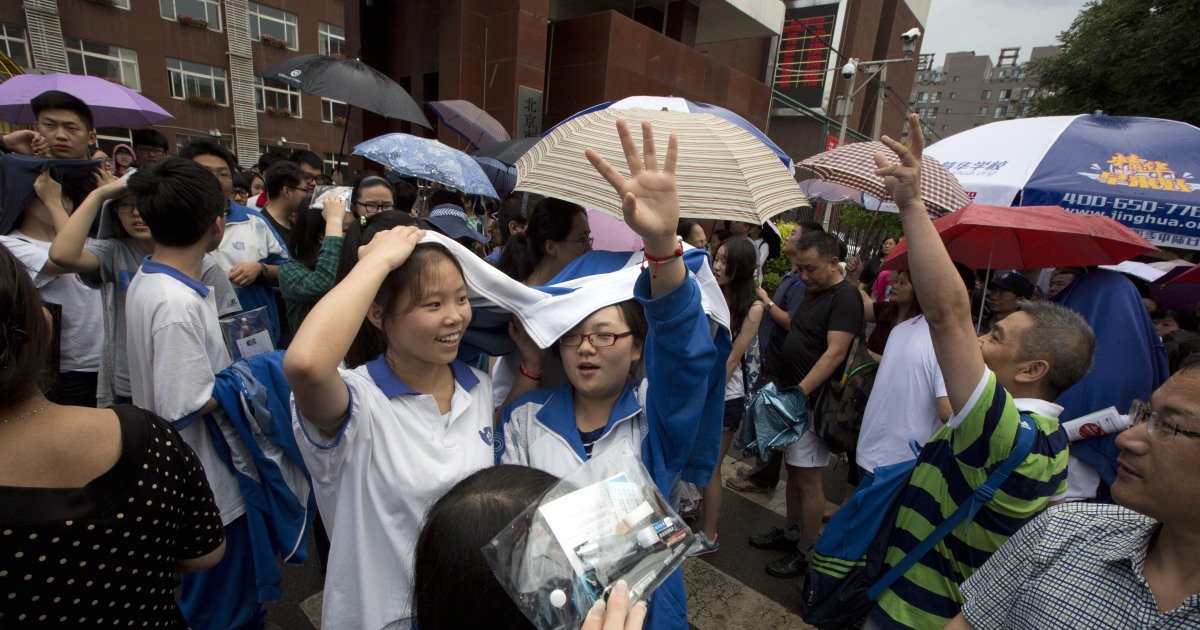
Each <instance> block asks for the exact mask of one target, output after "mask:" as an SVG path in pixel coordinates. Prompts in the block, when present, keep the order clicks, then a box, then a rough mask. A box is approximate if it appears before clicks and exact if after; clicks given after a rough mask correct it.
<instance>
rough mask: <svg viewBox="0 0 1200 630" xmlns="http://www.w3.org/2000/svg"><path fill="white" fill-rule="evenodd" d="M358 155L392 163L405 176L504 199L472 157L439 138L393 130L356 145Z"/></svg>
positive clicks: (474, 193)
mask: <svg viewBox="0 0 1200 630" xmlns="http://www.w3.org/2000/svg"><path fill="white" fill-rule="evenodd" d="M354 155H361V156H363V157H365V158H367V159H368V160H372V161H375V162H378V163H380V164H383V165H385V166H390V167H392V169H394V170H395V171H396V172H397V173H400V174H402V175H407V176H409V177H417V178H420V179H427V180H430V181H434V182H437V183H439V184H442V185H445V186H449V187H450V188H454V189H455V190H458V191H461V192H465V193H467V194H469V195H483V196H485V197H491V198H493V199H499V198H500V196H499V195H498V194H496V189H495V187H493V186H492V183H491V182H490V181H488V177H487V175H486V174H485V173H484V172H483V169H482V168H480V167H479V164H478V163H476V162H475V160H473V159H472V158H471V156H469V155H467V154H466V153H463V152H462V151H459V150H458V149H455V148H453V147H448V146H446V145H444V144H442V143H440V142H438V141H437V140H430V139H428V138H418V137H417V136H413V135H410V134H407V133H389V134H387V135H384V136H379V137H378V138H372V139H370V140H367V141H366V142H363V143H362V144H359V145H358V146H356V147H354Z"/></svg>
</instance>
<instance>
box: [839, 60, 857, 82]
mask: <svg viewBox="0 0 1200 630" xmlns="http://www.w3.org/2000/svg"><path fill="white" fill-rule="evenodd" d="M857 69H858V66H855V65H854V63H853V62H851V63H848V64H846V65H844V66H842V78H843V79H849V78H850V77H852V76H854V71H855V70H857Z"/></svg>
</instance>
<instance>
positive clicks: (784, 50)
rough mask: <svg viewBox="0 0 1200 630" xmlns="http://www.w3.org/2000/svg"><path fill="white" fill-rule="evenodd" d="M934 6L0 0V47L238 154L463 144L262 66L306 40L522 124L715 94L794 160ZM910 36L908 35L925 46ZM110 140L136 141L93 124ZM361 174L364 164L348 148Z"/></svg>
mask: <svg viewBox="0 0 1200 630" xmlns="http://www.w3.org/2000/svg"><path fill="white" fill-rule="evenodd" d="M928 7H929V0H861V1H856V2H850V1H849V0H787V1H780V0H654V1H650V0H634V1H633V2H630V1H629V0H405V1H385V0H260V1H252V0H22V1H21V2H3V3H0V52H3V53H5V54H7V55H8V56H9V57H11V58H12V59H13V60H15V61H16V62H17V64H18V65H20V66H21V67H23V68H24V69H25V70H26V71H31V72H72V73H77V74H89V75H94V76H101V77H105V78H108V79H110V80H113V81H119V82H121V83H123V84H124V85H126V86H128V87H131V88H133V89H135V90H138V91H140V92H141V93H142V94H143V95H145V96H146V97H148V98H150V99H151V100H153V101H155V102H156V103H158V104H160V105H162V106H163V107H164V108H165V109H166V110H167V111H168V112H170V113H171V114H172V115H173V116H174V117H175V118H174V120H168V121H164V122H163V123H161V124H159V125H156V127H157V128H158V129H160V130H162V131H163V132H164V133H165V134H166V135H167V136H168V138H169V139H170V140H171V142H172V145H173V148H175V147H178V146H179V145H181V144H185V143H186V142H188V141H189V140H191V139H193V138H196V137H211V138H215V139H218V140H219V141H220V142H222V143H223V144H225V145H226V146H228V147H229V148H231V149H232V150H234V151H235V152H236V154H237V155H238V158H239V161H240V162H241V163H242V164H243V165H249V164H252V163H253V162H254V160H255V159H256V158H257V156H258V155H259V154H260V153H261V152H263V151H265V150H268V149H288V150H291V149H310V150H312V151H314V152H316V153H318V154H319V155H322V156H323V157H324V158H325V160H326V167H327V170H332V169H333V168H334V167H335V166H336V165H339V164H342V159H341V157H340V153H341V150H340V149H339V147H340V146H342V140H343V135H345V136H346V137H347V141H346V144H345V146H347V147H349V146H352V145H353V144H354V143H356V142H358V141H360V140H361V139H363V138H370V137H374V136H377V135H380V134H383V133H388V132H392V131H404V132H409V133H413V134H417V135H423V136H427V137H436V138H438V139H439V140H441V141H442V142H445V143H447V144H449V145H451V146H456V147H458V148H464V149H465V148H467V146H466V143H465V142H464V141H462V140H461V139H460V138H459V137H458V136H457V135H456V134H454V133H453V132H452V131H450V130H448V129H445V128H441V127H440V126H439V125H438V124H437V120H436V118H435V117H434V116H432V114H431V113H430V114H428V118H429V119H430V120H431V122H432V124H433V127H434V128H433V129H432V130H427V129H424V128H423V127H420V126H417V125H413V124H410V123H403V122H401V121H396V120H388V119H384V118H382V117H380V116H377V115H375V114H372V113H370V112H363V111H361V110H359V109H358V108H349V109H348V108H347V106H346V105H345V104H344V103H342V102H339V101H336V100H332V99H328V98H320V97H315V96H309V95H305V94H300V93H299V92H296V91H293V90H289V89H287V88H286V87H283V86H282V85H278V84H273V83H272V82H270V81H267V82H265V83H264V82H263V80H261V79H258V78H256V76H255V75H256V74H257V73H260V72H262V71H264V70H266V69H267V68H269V67H271V66H273V65H275V64H277V63H279V62H282V61H284V60H285V59H288V58H290V57H293V56H296V55H299V54H304V53H321V54H335V55H344V56H347V57H357V58H359V59H361V60H362V61H364V62H365V63H367V64H368V65H370V66H372V67H374V68H376V69H378V70H379V71H381V72H382V73H384V74H385V75H387V76H389V77H391V78H392V79H393V80H395V81H396V82H397V83H399V84H400V85H401V86H402V87H403V88H405V89H406V90H408V92H409V93H410V94H411V95H412V96H413V98H414V99H415V100H417V101H418V102H421V101H432V100H447V99H464V100H468V101H471V102H473V103H475V104H476V105H479V106H481V107H482V108H483V109H485V110H486V111H487V112H488V113H489V114H491V115H492V116H493V117H494V118H496V119H497V120H498V121H500V122H501V123H502V124H503V125H504V126H505V127H506V128H507V129H508V131H509V132H510V133H511V134H512V136H513V137H518V138H519V137H528V136H536V135H540V134H541V133H542V132H544V131H545V130H547V129H549V128H550V127H551V126H553V125H554V124H556V123H558V122H560V121H561V120H563V119H565V118H566V117H568V116H570V115H571V114H573V113H575V112H577V111H579V110H582V109H585V108H587V107H591V106H593V105H595V104H597V103H601V102H605V101H610V100H615V99H619V98H623V97H625V96H632V95H639V94H648V95H663V96H665V95H674V96H681V97H684V98H688V99H691V100H695V101H700V102H705V103H712V104H716V105H721V106H723V107H726V108H728V109H730V110H732V111H734V112H736V113H738V114H740V115H741V116H743V117H744V118H746V119H747V120H749V121H750V122H751V123H753V124H754V125H756V126H758V127H759V128H760V129H764V130H765V131H766V132H767V133H768V135H770V136H771V137H772V138H773V139H774V140H775V141H776V143H777V144H779V145H780V146H781V147H782V148H783V149H784V150H785V151H787V152H788V153H789V154H790V155H792V156H793V157H794V158H796V159H800V158H803V157H807V156H808V155H812V154H815V153H818V152H820V151H821V150H823V149H824V148H826V147H827V145H828V139H829V138H830V137H832V136H836V135H837V133H838V130H839V128H840V123H841V121H840V119H838V118H836V117H835V116H836V113H835V111H834V109H835V103H836V101H837V99H838V97H839V96H842V95H844V94H845V93H846V92H847V88H848V84H847V82H846V80H845V79H844V78H843V77H842V76H841V75H840V73H839V69H840V68H841V67H842V65H843V64H844V63H845V61H846V60H847V59H849V58H851V57H853V58H858V59H861V60H863V61H868V60H878V59H886V58H893V59H894V58H899V57H901V56H902V55H905V54H906V53H903V52H902V50H901V46H902V43H901V41H900V39H899V35H900V33H903V32H905V31H906V30H908V29H910V28H913V27H921V26H922V25H923V24H924V22H925V18H926V16H927V14H928ZM918 46H919V43H918ZM909 56H912V57H913V58H914V62H913V63H898V64H895V65H893V66H890V69H889V74H888V75H887V76H886V80H878V79H879V77H867V76H860V77H859V78H858V88H857V89H856V104H855V107H853V108H852V109H853V111H852V113H851V115H850V116H849V117H848V120H847V125H846V126H847V127H848V128H849V130H850V135H851V137H858V138H861V137H863V136H878V135H879V134H880V133H890V134H892V135H897V134H898V133H899V132H900V130H901V128H902V126H903V125H904V119H905V114H906V113H907V111H908V107H907V104H906V102H905V99H904V97H903V96H900V95H905V94H908V93H909V92H910V89H911V85H912V82H913V75H914V72H915V66H916V63H915V55H912V54H911V53H909ZM100 136H101V142H100V144H101V147H102V148H105V149H106V150H110V149H111V148H112V145H114V144H116V143H118V142H128V140H129V137H130V132H129V130H127V129H101V130H100ZM350 165H351V167H352V168H360V167H361V166H363V165H362V164H361V162H359V161H357V159H352V160H351V163H350Z"/></svg>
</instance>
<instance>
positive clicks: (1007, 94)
mask: <svg viewBox="0 0 1200 630" xmlns="http://www.w3.org/2000/svg"><path fill="white" fill-rule="evenodd" d="M1010 98H1012V90H1000V100H1002V101H1007V100H1008V99H1010Z"/></svg>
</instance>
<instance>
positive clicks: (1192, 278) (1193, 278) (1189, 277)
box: [1166, 265, 1200, 284]
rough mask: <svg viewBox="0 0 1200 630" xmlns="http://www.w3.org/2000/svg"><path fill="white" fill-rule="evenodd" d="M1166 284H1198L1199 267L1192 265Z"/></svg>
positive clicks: (1199, 282)
mask: <svg viewBox="0 0 1200 630" xmlns="http://www.w3.org/2000/svg"><path fill="white" fill-rule="evenodd" d="M1166 282H1169V283H1170V282H1175V283H1179V284H1200V265H1193V266H1191V267H1189V268H1187V269H1185V270H1184V271H1183V272H1182V273H1180V274H1179V275H1177V276H1175V277H1174V278H1170V279H1168V280H1166Z"/></svg>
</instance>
